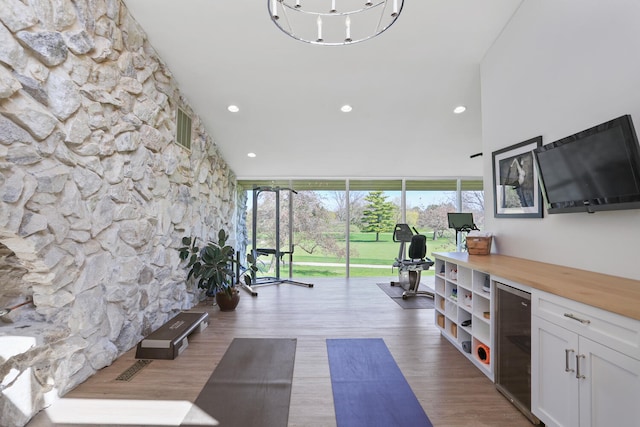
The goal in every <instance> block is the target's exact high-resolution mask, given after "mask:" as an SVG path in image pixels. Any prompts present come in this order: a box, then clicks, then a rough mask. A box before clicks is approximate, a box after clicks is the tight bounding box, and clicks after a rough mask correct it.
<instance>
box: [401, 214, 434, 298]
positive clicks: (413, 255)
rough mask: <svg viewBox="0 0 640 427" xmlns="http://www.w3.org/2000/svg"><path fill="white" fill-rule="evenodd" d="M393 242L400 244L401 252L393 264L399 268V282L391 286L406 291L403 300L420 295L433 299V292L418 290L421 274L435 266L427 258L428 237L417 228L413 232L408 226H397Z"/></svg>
mask: <svg viewBox="0 0 640 427" xmlns="http://www.w3.org/2000/svg"><path fill="white" fill-rule="evenodd" d="M414 232H415V234H414ZM393 241H394V242H400V250H399V251H398V257H397V258H396V260H395V262H394V263H393V267H397V268H398V281H397V282H391V286H401V287H402V288H403V289H404V290H405V291H404V292H403V293H402V299H407V298H409V297H414V296H418V295H420V296H426V297H430V298H433V292H429V291H419V290H418V287H419V286H420V275H421V273H422V272H423V271H425V270H428V269H429V268H430V267H431V266H432V265H433V261H431V260H430V259H429V258H427V257H426V255H427V238H426V236H424V235H422V234H420V233H418V231H417V230H416V229H415V228H414V229H413V231H412V230H411V228H410V227H409V225H408V224H396V226H395V228H394V230H393ZM407 243H409V251H408V257H406V254H405V250H406V244H407Z"/></svg>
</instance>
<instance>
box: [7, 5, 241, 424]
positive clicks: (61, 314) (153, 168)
mask: <svg viewBox="0 0 640 427" xmlns="http://www.w3.org/2000/svg"><path fill="white" fill-rule="evenodd" d="M0 21H1V23H0V199H1V200H2V202H1V204H0V243H1V244H0V272H1V273H2V275H3V280H2V281H1V282H0V307H8V306H13V305H16V304H19V303H21V302H24V301H25V300H26V299H27V298H32V299H33V305H31V306H24V307H21V308H19V309H16V310H14V311H12V312H11V313H10V314H9V315H8V316H5V317H4V318H2V319H0V320H2V322H0V380H1V383H0V392H1V395H0V425H23V424H25V423H26V422H27V421H28V420H29V419H30V418H31V417H32V416H33V415H34V413H35V412H37V411H38V410H40V409H41V408H43V406H44V405H45V401H47V400H48V399H49V398H54V397H55V396H58V395H62V394H64V393H66V392H67V391H69V390H70V389H72V388H73V387H75V386H76V385H77V384H79V383H80V382H82V381H84V380H85V379H86V378H88V377H89V376H90V375H92V374H93V373H94V372H96V370H98V369H100V368H102V367H104V366H106V365H108V364H110V363H111V362H112V361H113V360H114V359H115V358H116V357H118V356H119V355H120V354H122V353H123V352H125V351H127V350H129V349H130V348H132V347H133V346H135V345H136V343H137V342H138V341H139V340H140V339H142V337H144V336H145V335H147V334H148V333H150V332H151V331H152V330H154V329H156V328H157V327H159V326H160V325H162V324H163V323H164V322H165V321H166V320H167V319H168V318H169V317H170V316H172V315H174V314H175V313H176V312H177V311H179V310H182V309H187V308H190V307H192V306H193V305H194V303H195V302H196V300H197V293H196V291H195V290H194V289H192V288H191V287H189V286H186V285H185V272H184V269H183V267H182V266H181V265H180V262H179V258H178V253H177V250H176V248H177V247H178V245H179V242H180V239H181V238H182V236H184V235H192V236H199V237H200V238H202V239H208V238H213V237H214V236H215V234H216V232H217V230H218V229H219V228H221V227H224V228H226V229H227V230H228V231H229V232H230V233H232V237H235V234H236V233H237V232H238V231H237V230H240V233H241V234H242V236H244V233H245V231H243V230H244V218H243V217H240V218H239V219H240V222H239V223H238V221H237V220H236V215H237V214H236V205H237V203H236V197H237V196H238V195H237V194H236V193H237V191H236V182H235V177H234V175H233V173H232V172H231V171H230V170H229V168H228V166H227V164H226V163H225V161H224V160H223V159H222V158H221V157H220V154H219V152H218V150H217V148H216V147H215V145H214V144H213V142H212V141H211V139H210V137H209V136H208V135H207V133H206V131H205V130H204V128H203V126H202V124H201V123H200V121H199V118H198V117H197V116H195V115H193V114H192V116H193V122H194V127H193V132H192V134H193V135H194V140H193V141H192V151H191V152H188V151H186V150H185V149H183V148H181V147H179V146H178V145H176V144H175V143H174V134H175V126H176V124H175V116H176V109H177V107H181V108H183V109H185V110H186V111H188V112H190V107H189V105H188V103H187V102H186V101H185V100H184V99H183V98H182V97H181V95H180V91H179V89H178V87H177V84H176V82H175V80H174V79H173V78H172V76H171V73H170V72H169V70H168V69H167V68H166V66H165V65H164V64H163V62H162V61H161V59H160V58H159V57H158V56H157V54H156V53H155V51H154V50H153V48H152V47H151V46H150V45H149V42H148V41H147V39H146V36H145V34H144V32H143V31H142V29H141V28H140V27H139V26H138V24H137V23H136V21H135V20H134V19H133V18H132V17H131V16H130V14H129V12H128V11H127V9H126V7H125V6H124V5H123V4H122V3H121V1H119V0H2V5H1V6H0ZM241 197H243V196H242V195H241ZM241 200H243V199H241ZM243 238H244V237H243Z"/></svg>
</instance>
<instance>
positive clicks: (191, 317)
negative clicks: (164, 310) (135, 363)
mask: <svg viewBox="0 0 640 427" xmlns="http://www.w3.org/2000/svg"><path fill="white" fill-rule="evenodd" d="M208 324H209V313H206V312H182V313H180V314H178V315H177V316H175V317H174V318H173V319H171V320H169V321H168V322H167V323H165V324H164V325H162V326H160V327H159V328H158V329H156V330H155V331H154V332H153V333H151V335H149V336H148V337H147V338H145V339H143V340H142V341H140V342H139V343H138V348H137V349H136V359H168V360H173V359H175V358H176V357H178V356H179V355H180V354H181V353H182V352H183V351H184V349H185V348H187V346H188V345H189V340H188V337H189V336H190V335H191V334H193V333H197V332H201V331H203V330H204V329H205V328H206V327H207V325H208Z"/></svg>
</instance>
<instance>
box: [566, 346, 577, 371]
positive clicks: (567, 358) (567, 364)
mask: <svg viewBox="0 0 640 427" xmlns="http://www.w3.org/2000/svg"><path fill="white" fill-rule="evenodd" d="M574 351H575V350H574V349H572V348H567V349H565V351H564V355H565V358H564V371H565V372H573V371H574V370H573V369H571V368H569V353H573V352H574Z"/></svg>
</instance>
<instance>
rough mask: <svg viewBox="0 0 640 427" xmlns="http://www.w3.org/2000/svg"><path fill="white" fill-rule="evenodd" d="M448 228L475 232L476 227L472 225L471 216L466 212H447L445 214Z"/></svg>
mask: <svg viewBox="0 0 640 427" xmlns="http://www.w3.org/2000/svg"><path fill="white" fill-rule="evenodd" d="M447 219H448V221H449V228H453V229H455V230H465V231H469V230H475V229H476V228H475V227H476V225H475V224H474V223H473V214H472V213H467V212H449V213H447Z"/></svg>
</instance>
